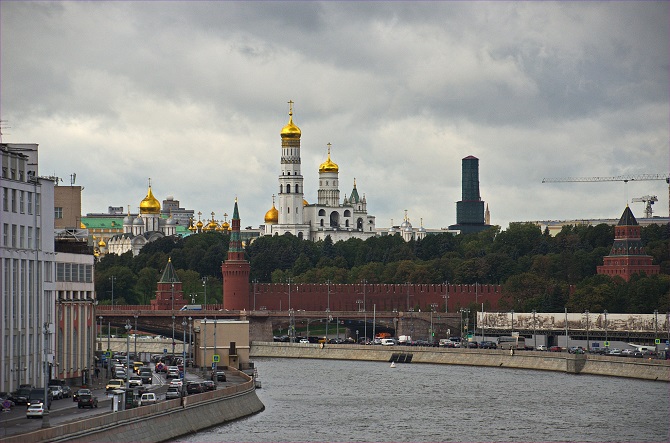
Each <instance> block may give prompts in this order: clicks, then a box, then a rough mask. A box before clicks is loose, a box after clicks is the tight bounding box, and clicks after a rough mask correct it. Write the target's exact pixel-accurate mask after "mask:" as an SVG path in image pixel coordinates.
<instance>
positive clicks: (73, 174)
mask: <svg viewBox="0 0 670 443" xmlns="http://www.w3.org/2000/svg"><path fill="white" fill-rule="evenodd" d="M75 180H77V173H76V172H73V173H72V174H70V186H74V182H75Z"/></svg>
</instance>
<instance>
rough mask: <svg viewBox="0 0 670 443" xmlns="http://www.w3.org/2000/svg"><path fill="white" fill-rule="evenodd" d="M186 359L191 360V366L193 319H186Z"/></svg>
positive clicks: (192, 356) (192, 358)
mask: <svg viewBox="0 0 670 443" xmlns="http://www.w3.org/2000/svg"><path fill="white" fill-rule="evenodd" d="M188 358H190V359H191V365H192V364H193V361H194V360H195V356H194V355H193V317H189V318H188Z"/></svg>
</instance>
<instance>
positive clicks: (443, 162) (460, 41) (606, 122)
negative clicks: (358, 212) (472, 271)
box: [0, 1, 670, 229]
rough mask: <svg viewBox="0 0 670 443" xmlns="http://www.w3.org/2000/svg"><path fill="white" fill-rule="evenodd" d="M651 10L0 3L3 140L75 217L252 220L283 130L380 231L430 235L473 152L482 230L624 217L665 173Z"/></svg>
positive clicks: (668, 122) (665, 102)
mask: <svg viewBox="0 0 670 443" xmlns="http://www.w3.org/2000/svg"><path fill="white" fill-rule="evenodd" d="M669 6H670V3H668V2H647V1H631V2H626V1H617V2H534V1H527V2H504V1H495V2H486V1H476V2H465V1H444V2H439V1H431V2H402V1H392V2H381V1H370V2H363V1H361V2H354V1H347V2H336V1H328V2H310V1H304V2H303V1H299V2H281V1H276V2H261V1H255V2H222V1H210V2H207V1H200V2H180V1H169V2H160V1H138V2H131V1H107V2H105V1H96V2H57V1H56V2H33V1H2V2H0V25H1V30H0V86H1V91H0V94H1V95H0V119H1V120H2V133H3V135H2V141H3V142H5V143H37V144H39V150H40V152H39V163H40V164H39V174H40V175H55V176H57V177H60V178H62V180H63V182H62V184H63V185H69V184H70V182H71V175H72V174H73V173H75V174H76V182H75V185H79V186H83V187H84V191H83V193H82V212H83V213H84V214H87V213H105V212H107V208H108V206H123V207H124V208H127V207H128V206H130V209H131V211H132V212H137V208H138V206H139V203H140V201H141V200H142V199H143V198H144V197H145V195H146V193H147V188H148V183H149V178H150V179H151V185H152V190H153V193H154V195H155V196H156V198H158V199H159V200H160V201H162V200H163V199H165V198H166V197H167V196H173V197H174V198H175V199H176V200H179V201H180V202H181V206H182V207H185V208H187V209H193V210H195V212H196V213H197V212H198V211H201V212H202V213H203V218H210V217H211V215H210V214H211V212H214V213H215V215H214V218H215V219H216V220H222V219H223V214H224V213H228V214H229V215H230V214H232V211H233V206H234V201H235V198H237V199H238V201H239V211H240V217H241V223H242V226H243V227H244V226H254V227H255V226H258V225H260V224H262V223H263V217H264V215H265V212H266V211H267V210H268V209H270V208H271V207H272V195H273V194H276V193H277V191H278V189H279V183H278V176H279V174H280V157H281V138H280V131H281V129H282V127H284V125H286V124H287V122H288V111H289V105H288V102H289V100H292V101H293V102H294V105H293V112H294V115H293V121H294V123H295V124H296V125H297V126H298V127H300V129H301V131H302V138H301V154H302V174H303V177H304V189H305V199H306V200H307V201H308V202H310V203H314V202H316V200H317V188H318V167H319V165H320V164H321V163H322V162H324V161H325V160H326V156H327V144H328V143H331V144H332V148H331V159H332V160H333V161H334V162H335V163H337V164H338V165H339V171H340V173H339V179H340V195H341V197H344V196H345V195H347V196H348V195H350V193H351V190H352V188H353V182H354V179H355V180H356V184H357V189H358V192H359V194H360V195H361V196H362V195H365V197H366V199H367V206H368V213H369V214H371V215H375V216H376V225H377V227H388V226H390V224H391V220H393V223H394V224H395V225H398V224H399V223H400V222H401V221H402V220H403V218H404V214H405V210H406V211H407V215H408V217H409V219H410V221H411V223H412V224H414V225H415V226H417V225H419V224H420V223H421V221H422V222H423V225H424V227H426V228H434V229H439V228H446V227H447V226H449V225H451V224H454V223H455V222H456V202H457V201H458V200H461V160H462V159H463V158H464V157H467V156H470V155H473V156H475V157H477V158H479V167H480V168H479V181H480V193H481V198H482V200H484V201H485V203H486V204H487V205H488V206H489V209H490V212H491V223H492V224H495V225H499V226H501V228H502V229H506V228H507V226H508V224H509V223H510V222H524V221H535V220H564V219H584V218H619V217H620V216H621V214H622V212H623V210H624V208H625V206H626V204H627V203H629V204H630V207H631V209H632V210H633V213H634V214H635V215H636V217H638V218H640V217H642V216H643V215H644V204H643V203H632V202H631V199H633V198H636V197H643V196H646V195H656V196H658V200H659V201H658V203H656V204H655V205H654V210H655V215H659V216H664V217H667V216H668V201H667V199H668V185H667V184H666V183H665V181H662V180H659V181H639V182H629V183H628V184H624V183H623V182H595V183H552V184H548V183H542V179H543V178H555V177H593V176H598V177H602V176H619V175H638V174H667V173H668V171H669V170H670V128H669V126H670V105H669V97H670V93H669V84H670V81H669V72H668V66H669V63H668V61H669V60H668V59H669V52H670V51H669V42H670V36H669V31H668V24H669V20H668V18H669V16H670V15H669Z"/></svg>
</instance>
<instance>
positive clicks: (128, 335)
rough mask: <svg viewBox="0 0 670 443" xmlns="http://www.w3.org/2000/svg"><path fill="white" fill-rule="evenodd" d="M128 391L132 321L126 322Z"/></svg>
mask: <svg viewBox="0 0 670 443" xmlns="http://www.w3.org/2000/svg"><path fill="white" fill-rule="evenodd" d="M125 328H126V389H128V388H129V386H128V383H129V382H130V381H129V379H130V377H129V376H128V370H129V369H130V330H131V329H132V326H131V325H130V320H126V326H125Z"/></svg>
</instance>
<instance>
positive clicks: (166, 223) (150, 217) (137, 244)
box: [100, 182, 177, 256]
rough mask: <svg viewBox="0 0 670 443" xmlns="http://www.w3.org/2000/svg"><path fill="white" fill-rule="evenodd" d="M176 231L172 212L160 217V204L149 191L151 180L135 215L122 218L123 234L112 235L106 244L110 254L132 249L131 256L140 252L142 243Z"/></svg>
mask: <svg viewBox="0 0 670 443" xmlns="http://www.w3.org/2000/svg"><path fill="white" fill-rule="evenodd" d="M176 233H177V222H176V221H175V219H174V218H173V217H172V214H170V216H169V217H168V218H167V219H164V218H162V217H161V204H160V202H159V201H158V199H156V197H154V194H153V193H152V192H151V182H149V191H148V192H147V196H146V197H144V199H143V200H142V201H141V202H140V212H139V214H137V217H134V216H132V215H130V210H128V215H127V216H126V217H124V219H123V234H116V235H113V236H112V237H111V238H110V239H109V241H108V242H107V244H106V245H103V244H100V246H101V247H102V246H106V247H107V252H108V253H110V254H118V255H121V254H123V253H125V252H128V251H133V256H136V255H137V254H139V253H140V250H141V249H142V247H143V246H144V245H146V244H147V243H149V242H152V241H154V240H157V239H159V238H163V237H166V236H170V235H175V234H176Z"/></svg>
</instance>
